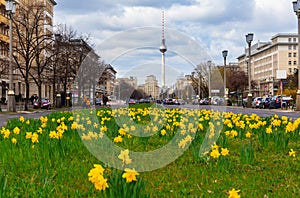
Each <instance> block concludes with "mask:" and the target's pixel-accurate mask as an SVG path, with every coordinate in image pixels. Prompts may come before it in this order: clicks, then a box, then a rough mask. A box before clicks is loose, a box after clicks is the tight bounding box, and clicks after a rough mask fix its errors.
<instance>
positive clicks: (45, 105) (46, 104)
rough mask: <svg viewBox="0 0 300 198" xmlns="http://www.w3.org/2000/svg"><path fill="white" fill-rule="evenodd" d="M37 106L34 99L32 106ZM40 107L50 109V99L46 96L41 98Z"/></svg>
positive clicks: (37, 103) (37, 102)
mask: <svg viewBox="0 0 300 198" xmlns="http://www.w3.org/2000/svg"><path fill="white" fill-rule="evenodd" d="M38 107H39V101H38V100H36V101H35V102H34V103H33V108H35V109H37V108H38ZM41 107H42V109H51V103H50V100H49V99H48V98H42V106H41Z"/></svg>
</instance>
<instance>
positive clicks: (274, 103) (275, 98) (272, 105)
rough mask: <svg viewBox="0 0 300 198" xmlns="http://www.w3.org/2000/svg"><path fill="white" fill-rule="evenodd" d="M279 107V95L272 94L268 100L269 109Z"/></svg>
mask: <svg viewBox="0 0 300 198" xmlns="http://www.w3.org/2000/svg"><path fill="white" fill-rule="evenodd" d="M277 108H281V96H273V97H272V98H271V101H270V105H269V109H277Z"/></svg>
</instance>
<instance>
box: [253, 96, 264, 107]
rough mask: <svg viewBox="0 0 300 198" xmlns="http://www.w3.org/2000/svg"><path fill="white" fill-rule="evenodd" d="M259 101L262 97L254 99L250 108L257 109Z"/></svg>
mask: <svg viewBox="0 0 300 198" xmlns="http://www.w3.org/2000/svg"><path fill="white" fill-rule="evenodd" d="M261 101H262V97H256V98H254V99H253V101H252V105H251V107H252V108H259V104H260V103H261Z"/></svg>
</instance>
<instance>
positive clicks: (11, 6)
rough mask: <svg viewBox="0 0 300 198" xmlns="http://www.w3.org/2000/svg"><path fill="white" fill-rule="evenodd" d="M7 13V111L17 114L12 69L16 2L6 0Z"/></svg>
mask: <svg viewBox="0 0 300 198" xmlns="http://www.w3.org/2000/svg"><path fill="white" fill-rule="evenodd" d="M5 3H6V7H5V8H6V11H7V12H8V15H9V90H8V94H7V95H8V98H7V101H8V103H7V111H11V112H16V99H15V91H14V87H13V86H14V83H13V68H12V58H13V57H12V15H13V14H14V13H16V4H15V1H14V0H6V1H5Z"/></svg>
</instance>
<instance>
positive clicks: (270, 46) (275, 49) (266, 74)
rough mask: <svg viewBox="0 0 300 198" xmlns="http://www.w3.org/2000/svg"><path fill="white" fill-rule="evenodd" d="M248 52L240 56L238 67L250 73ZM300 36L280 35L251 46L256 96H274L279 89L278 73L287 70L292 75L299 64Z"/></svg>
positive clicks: (252, 73)
mask: <svg viewBox="0 0 300 198" xmlns="http://www.w3.org/2000/svg"><path fill="white" fill-rule="evenodd" d="M248 51H249V49H248V48H246V49H245V53H244V54H242V55H241V56H239V57H238V58H237V59H238V65H239V67H240V69H241V70H243V71H245V72H246V73H248V60H249V59H248V57H249V56H248ZM297 52H298V35H297V34H294V33H279V34H276V35H274V36H273V37H272V38H271V42H260V41H258V42H257V43H255V44H254V45H252V46H251V80H254V81H255V82H256V83H257V87H256V88H255V89H252V94H254V96H258V95H259V96H262V95H274V94H275V93H276V91H277V90H278V87H279V79H277V77H276V73H277V71H280V70H285V71H286V73H287V74H292V73H293V72H294V71H295V70H296V68H297V65H298V64H299V63H298V62H297V60H298V58H297V57H298V53H297Z"/></svg>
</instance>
